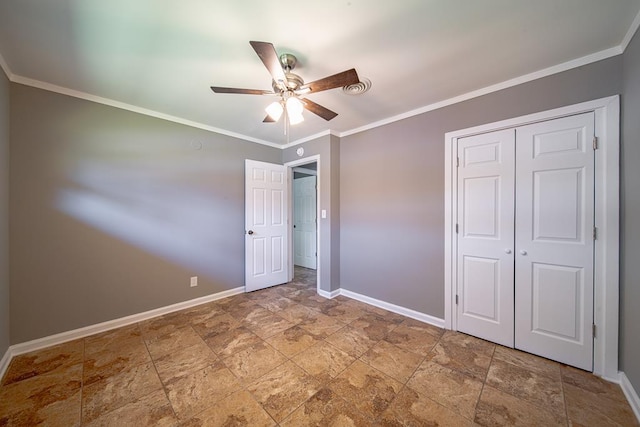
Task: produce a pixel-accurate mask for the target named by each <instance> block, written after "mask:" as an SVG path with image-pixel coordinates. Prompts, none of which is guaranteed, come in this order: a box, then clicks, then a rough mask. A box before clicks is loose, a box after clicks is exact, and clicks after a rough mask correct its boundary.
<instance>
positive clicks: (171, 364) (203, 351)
mask: <svg viewBox="0 0 640 427" xmlns="http://www.w3.org/2000/svg"><path fill="white" fill-rule="evenodd" d="M217 360H218V357H217V356H216V355H215V353H214V352H213V351H212V350H211V348H209V346H208V345H207V344H205V343H204V341H200V342H199V343H196V344H195V345H192V346H190V347H183V348H179V349H177V350H175V351H173V352H171V353H168V354H165V355H163V356H161V357H159V358H158V359H156V360H154V361H153V363H154V365H155V367H156V370H157V371H158V375H159V376H160V380H162V383H163V384H170V383H172V382H174V381H175V380H176V379H178V378H180V377H183V376H185V375H188V374H190V373H192V372H195V371H199V370H200V369H204V368H206V367H207V366H209V365H213V364H214V363H216V361H217Z"/></svg>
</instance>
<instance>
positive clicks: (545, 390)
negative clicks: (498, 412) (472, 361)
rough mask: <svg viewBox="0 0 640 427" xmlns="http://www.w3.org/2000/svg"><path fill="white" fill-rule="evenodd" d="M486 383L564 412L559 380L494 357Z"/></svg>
mask: <svg viewBox="0 0 640 427" xmlns="http://www.w3.org/2000/svg"><path fill="white" fill-rule="evenodd" d="M486 383H487V384H488V385H490V386H492V387H494V388H497V389H498V390H501V391H504V392H506V393H509V394H511V395H512V396H516V397H519V398H521V399H525V400H527V401H529V402H531V403H533V404H534V405H537V406H539V407H542V408H547V409H548V410H550V411H554V412H555V413H557V414H565V413H566V410H565V406H564V396H563V393H562V383H561V381H560V380H553V379H551V378H549V377H546V376H544V375H540V374H537V373H535V372H534V371H530V370H527V369H525V368H521V367H519V366H516V365H512V364H510V363H506V362H503V361H502V360H500V359H496V360H494V361H493V363H491V368H490V369H489V373H488V374H487V381H486Z"/></svg>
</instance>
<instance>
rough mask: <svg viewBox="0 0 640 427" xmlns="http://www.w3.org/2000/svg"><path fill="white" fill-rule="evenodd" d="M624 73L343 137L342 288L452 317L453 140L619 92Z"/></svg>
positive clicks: (489, 99)
mask: <svg viewBox="0 0 640 427" xmlns="http://www.w3.org/2000/svg"><path fill="white" fill-rule="evenodd" d="M621 71H622V57H621V56H617V57H614V58H610V59H607V60H604V61H600V62H597V63H593V64H590V65H587V66H584V67H580V68H577V69H573V70H570V71H566V72H563V73H559V74H556V75H553V76H549V77H545V78H542V79H539V80H535V81H532V82H529V83H526V84H522V85H518V86H515V87H512V88H509V89H505V90H502V91H499V92H495V93H492V94H489V95H485V96H482V97H478V98H474V99H472V100H469V101H465V102H461V103H458V104H455V105H452V106H449V107H445V108H441V109H438V110H434V111H431V112H428V113H425V114H422V115H419V116H415V117H412V118H409V119H405V120H402V121H400V122H395V123H392V124H389V125H386V126H382V127H379V128H375V129H372V130H369V131H366V132H362V133H358V134H354V135H351V136H347V137H343V138H342V141H341V143H340V253H341V257H340V271H341V273H340V282H341V286H342V287H343V288H345V289H348V290H351V291H354V292H357V293H360V294H364V295H367V296H369V297H373V298H377V299H380V300H383V301H387V302H390V303H393V304H397V305H400V306H403V307H407V308H410V309H413V310H417V311H419V312H422V313H426V314H429V315H431V316H435V317H438V318H443V317H444V286H443V283H444V246H443V245H444V241H443V238H444V134H445V133H446V132H449V131H454V130H458V129H463V128H467V127H471V126H476V125H481V124H484V123H490V122H494V121H498V120H503V119H508V118H512V117H517V116H521V115H525V114H530V113H535V112H539V111H544V110H549V109H552V108H556V107H561V106H565V105H571V104H575V103H579V102H583V101H588V100H592V99H597V98H601V97H606V96H611V95H615V94H619V93H621V92H622V85H621V79H620V78H619V76H621ZM364 96H366V95H364Z"/></svg>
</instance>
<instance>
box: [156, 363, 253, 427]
mask: <svg viewBox="0 0 640 427" xmlns="http://www.w3.org/2000/svg"><path fill="white" fill-rule="evenodd" d="M241 388H242V387H241V384H240V382H239V381H238V379H237V378H236V377H235V376H234V375H233V374H232V373H231V371H230V370H229V369H227V368H226V367H225V366H224V365H223V364H222V363H217V364H215V365H212V366H207V367H206V368H204V369H201V370H199V371H196V372H194V373H192V374H190V375H187V376H185V377H182V378H180V379H178V380H177V381H175V382H173V383H172V384H168V385H167V386H166V390H167V396H168V397H169V401H170V402H171V406H172V407H173V410H174V411H175V413H176V415H177V416H178V418H180V419H181V420H186V419H188V418H191V417H192V416H193V415H195V414H197V413H199V412H201V411H203V410H205V409H207V408H208V407H210V406H212V405H213V404H215V403H216V402H218V401H220V400H222V399H224V398H225V397H227V396H229V395H230V394H232V393H234V392H236V391H238V390H240V389H241Z"/></svg>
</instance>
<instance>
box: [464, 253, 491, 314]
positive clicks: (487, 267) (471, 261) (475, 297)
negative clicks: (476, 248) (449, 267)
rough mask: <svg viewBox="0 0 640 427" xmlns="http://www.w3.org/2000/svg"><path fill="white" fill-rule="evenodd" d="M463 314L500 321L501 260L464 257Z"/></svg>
mask: <svg viewBox="0 0 640 427" xmlns="http://www.w3.org/2000/svg"><path fill="white" fill-rule="evenodd" d="M462 262H463V264H464V266H463V278H462V283H463V287H464V290H463V294H464V296H465V298H464V299H463V301H462V305H463V307H462V314H463V316H471V317H477V318H480V319H483V320H486V321H489V322H494V323H498V322H499V321H500V315H499V312H498V310H499V307H500V260H499V259H489V258H479V257H471V256H466V257H464V259H463V261H462Z"/></svg>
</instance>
